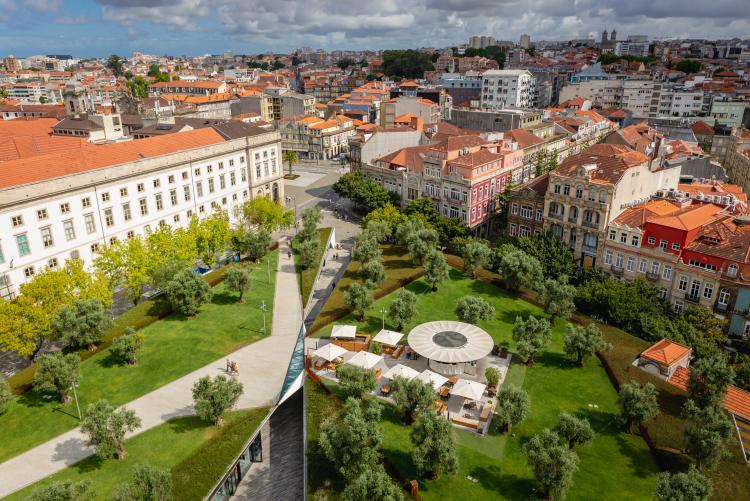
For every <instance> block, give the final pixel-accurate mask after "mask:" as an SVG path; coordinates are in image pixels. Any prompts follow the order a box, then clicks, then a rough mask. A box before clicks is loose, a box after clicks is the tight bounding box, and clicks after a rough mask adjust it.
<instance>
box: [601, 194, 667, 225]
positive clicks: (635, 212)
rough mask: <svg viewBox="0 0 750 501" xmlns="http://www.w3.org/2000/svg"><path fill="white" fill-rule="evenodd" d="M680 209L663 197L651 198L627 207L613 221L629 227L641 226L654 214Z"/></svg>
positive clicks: (662, 214) (663, 214) (665, 213)
mask: <svg viewBox="0 0 750 501" xmlns="http://www.w3.org/2000/svg"><path fill="white" fill-rule="evenodd" d="M678 210H680V206H679V205H677V204H676V203H674V202H670V201H669V200H665V199H663V198H662V199H652V200H649V201H647V202H644V203H642V204H639V205H636V206H634V207H628V208H627V209H625V210H624V211H623V212H622V214H620V215H619V216H617V217H616V218H615V220H614V221H613V223H615V224H618V225H624V226H628V227H629V228H641V227H643V225H644V224H645V223H646V221H649V220H650V219H651V218H653V217H655V216H665V215H667V214H672V213H673V212H676V211H678Z"/></svg>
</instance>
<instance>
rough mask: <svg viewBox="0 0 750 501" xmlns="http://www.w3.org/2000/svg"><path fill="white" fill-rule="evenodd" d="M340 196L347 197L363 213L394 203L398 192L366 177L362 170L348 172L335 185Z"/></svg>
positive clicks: (335, 190)
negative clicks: (391, 190)
mask: <svg viewBox="0 0 750 501" xmlns="http://www.w3.org/2000/svg"><path fill="white" fill-rule="evenodd" d="M333 190H334V192H336V193H337V194H338V195H339V196H342V197H346V198H348V199H349V200H351V201H352V203H353V204H354V209H355V210H356V211H358V212H360V213H362V214H367V213H370V212H372V211H374V210H376V209H380V208H383V207H385V206H386V205H387V204H389V203H391V204H393V203H394V202H396V201H397V200H398V198H399V197H398V194H396V193H394V192H390V191H388V190H387V189H386V188H385V187H384V186H383V185H382V184H380V183H378V182H377V181H374V180H372V179H366V178H365V177H364V176H363V175H362V173H361V172H359V171H357V172H348V173H346V174H344V175H343V176H341V177H340V178H339V180H338V181H336V183H334V185H333Z"/></svg>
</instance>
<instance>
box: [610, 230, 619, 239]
mask: <svg viewBox="0 0 750 501" xmlns="http://www.w3.org/2000/svg"><path fill="white" fill-rule="evenodd" d="M616 238H617V230H609V239H610V240H614V239H616Z"/></svg>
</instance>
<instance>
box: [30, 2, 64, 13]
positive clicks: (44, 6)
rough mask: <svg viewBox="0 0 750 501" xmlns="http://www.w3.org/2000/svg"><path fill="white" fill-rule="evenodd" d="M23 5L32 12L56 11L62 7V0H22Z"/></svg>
mask: <svg viewBox="0 0 750 501" xmlns="http://www.w3.org/2000/svg"><path fill="white" fill-rule="evenodd" d="M23 5H24V6H25V7H27V8H29V9H31V10H33V11H34V12H42V13H44V12H56V11H58V10H59V9H60V7H62V0H23Z"/></svg>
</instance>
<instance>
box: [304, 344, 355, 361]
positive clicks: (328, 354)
mask: <svg viewBox="0 0 750 501" xmlns="http://www.w3.org/2000/svg"><path fill="white" fill-rule="evenodd" d="M346 352H347V350H345V349H344V348H342V347H341V346H339V345H337V344H333V343H328V344H326V345H323V346H321V347H320V348H318V349H317V350H315V351H314V352H313V353H312V354H313V356H314V357H320V358H324V359H326V360H327V361H329V362H331V361H332V360H336V359H337V358H339V357H340V356H342V355H343V354H344V353H346Z"/></svg>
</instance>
